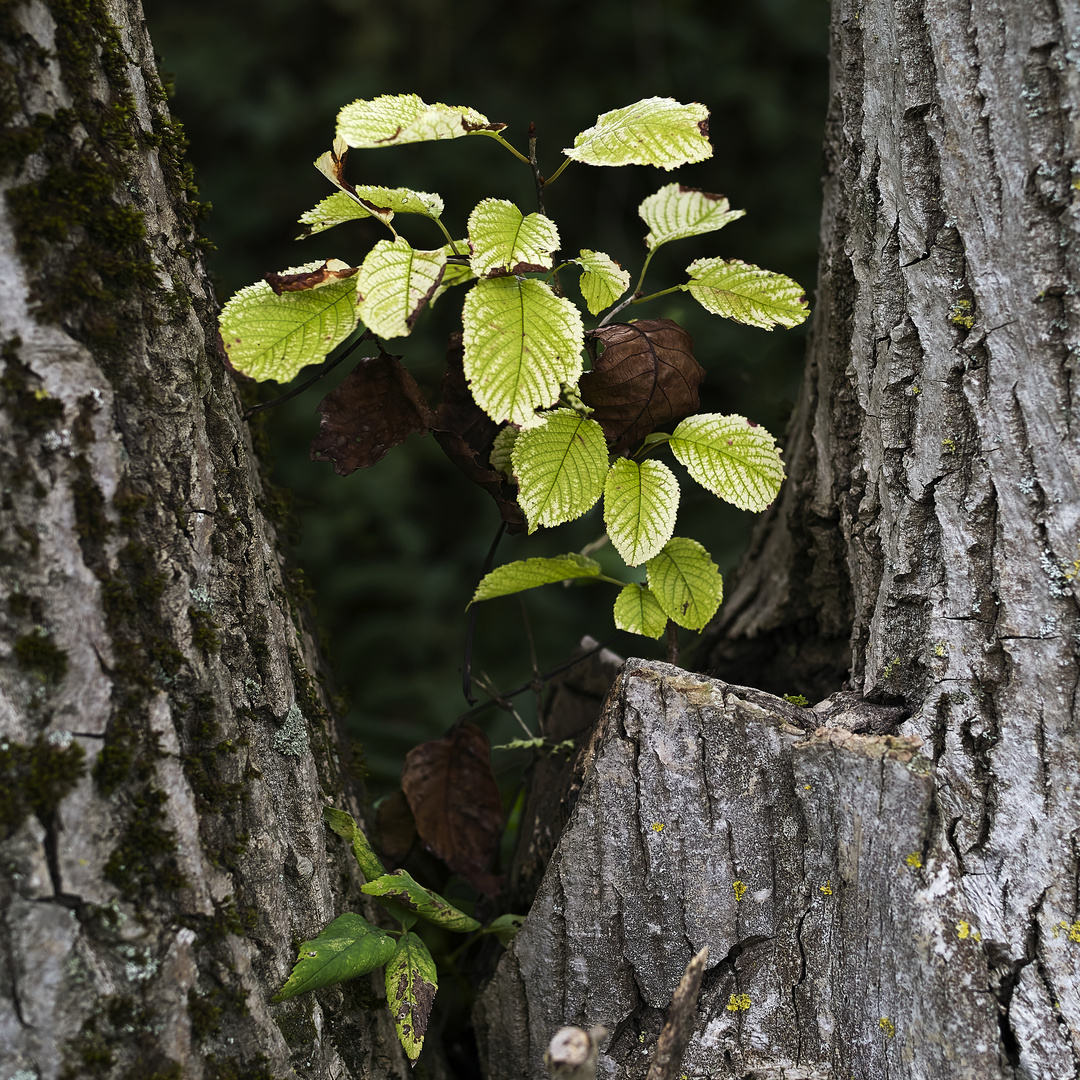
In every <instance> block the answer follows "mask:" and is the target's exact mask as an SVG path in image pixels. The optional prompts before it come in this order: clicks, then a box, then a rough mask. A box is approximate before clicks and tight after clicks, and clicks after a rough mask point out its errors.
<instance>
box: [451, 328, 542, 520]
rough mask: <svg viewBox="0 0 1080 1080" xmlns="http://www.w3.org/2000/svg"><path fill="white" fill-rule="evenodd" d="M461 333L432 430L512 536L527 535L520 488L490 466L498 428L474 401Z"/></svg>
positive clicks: (453, 338) (455, 336)
mask: <svg viewBox="0 0 1080 1080" xmlns="http://www.w3.org/2000/svg"><path fill="white" fill-rule="evenodd" d="M463 356H464V352H463V350H462V346H461V332H460V331H457V332H455V333H453V334H451V335H450V342H449V345H448V347H447V350H446V374H445V375H444V376H443V381H442V401H441V402H440V403H439V407H438V409H436V410H435V417H434V419H433V420H432V421H431V430H432V433H433V434H434V435H435V439H436V441H437V442H438V443H439V445H440V446H441V447H442V448H443V452H444V453H445V454H446V456H447V457H448V458H449V459H450V460H451V461H452V462H453V463H454V464H455V465H456V466H457V467H458V468H459V469H460V470H461V471H462V472H463V473H464V474H465V475H466V476H467V477H468V478H469V479H470V480H471V481H472V482H473V483H474V484H479V485H480V487H482V488H483V489H484V490H485V491H486V492H487V493H488V494H489V495H490V496H491V497H492V498H493V499H494V500H495V504H496V505H497V506H498V508H499V513H500V514H501V515H502V519H503V521H505V522H506V524H507V531H509V532H511V533H519V532H524V531H525V529H526V521H525V515H524V514H523V513H522V512H521V507H520V506H518V504H517V486H516V485H515V484H514V483H512V482H511V481H510V480H509V479H508V478H507V477H506V476H505V475H503V473H501V472H499V471H498V470H496V469H493V468H492V467H491V463H490V461H489V460H488V455H489V454H490V453H491V446H492V443H494V442H495V436H496V435H497V434H498V433H499V425H498V424H496V423H495V421H494V420H492V419H491V417H489V416H488V414H487V413H486V412H484V410H483V409H481V408H480V406H479V405H477V404H476V402H475V401H474V400H473V396H472V393H471V391H470V390H469V384H468V383H467V382H466V380H465V369H464V366H463V364H462V357H463Z"/></svg>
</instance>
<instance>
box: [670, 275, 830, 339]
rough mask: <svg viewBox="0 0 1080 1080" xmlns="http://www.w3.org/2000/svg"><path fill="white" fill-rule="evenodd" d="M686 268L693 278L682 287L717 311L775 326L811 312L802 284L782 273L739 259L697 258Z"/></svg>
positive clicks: (748, 322)
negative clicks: (775, 272)
mask: <svg viewBox="0 0 1080 1080" xmlns="http://www.w3.org/2000/svg"><path fill="white" fill-rule="evenodd" d="M686 272H687V273H688V274H689V275H690V278H691V280H690V281H689V282H687V284H685V285H683V286H682V288H683V289H688V290H689V292H690V295H691V296H692V297H693V298H694V299H695V300H697V302H698V303H699V304H701V306H702V307H703V308H705V310H706V311H711V312H712V313H713V314H714V315H723V316H724V317H725V318H727V319H734V320H735V321H736V322H740V323H744V324H745V325H747V326H759V327H761V328H762V329H763V330H772V329H773V327H776V326H783V327H792V326H798V325H799V323H801V322H803V320H805V318H806V316H807V315H809V314H810V309H809V307H807V304H806V296H805V294H804V292H803V288H802V286H801V285H800V284H799V283H798V282H797V281H792V280H791V278H789V277H785V276H784V275H783V274H774V273H773V272H772V271H771V270H762V269H761V268H760V267H758V266H751V265H750V264H749V263H744V262H740V261H739V260H738V259H695V260H694V261H693V262H692V263H691V264H690V265H689V266H688V267H687V268H686Z"/></svg>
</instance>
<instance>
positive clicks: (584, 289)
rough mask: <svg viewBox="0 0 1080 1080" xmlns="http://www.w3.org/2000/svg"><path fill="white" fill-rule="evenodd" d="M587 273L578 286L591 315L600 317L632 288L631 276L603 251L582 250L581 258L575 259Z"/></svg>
mask: <svg viewBox="0 0 1080 1080" xmlns="http://www.w3.org/2000/svg"><path fill="white" fill-rule="evenodd" d="M574 262H576V263H577V264H578V266H580V267H583V268H584V270H585V273H583V274H582V275H581V279H580V281H578V286H579V287H580V289H581V295H582V296H583V297H584V299H585V305H586V306H587V307H588V309H589V314H590V315H599V314H600V312H601V311H603V310H604V308H606V307H610V306H611V305H612V304H614V303H615V301H616V300H618V299H619V297H620V296H622V294H623V293H624V292H626V290H627V289H628V288H630V274H629V272H628V271H626V270H623V268H622V267H621V266H619V264H618V263H617V262H616V261H615V260H614V259H613V258H612V257H611V256H610V255H605V254H604V253H603V252H602V251H589V250H588V249H587V248H582V249H581V258H579V259H575V260H574Z"/></svg>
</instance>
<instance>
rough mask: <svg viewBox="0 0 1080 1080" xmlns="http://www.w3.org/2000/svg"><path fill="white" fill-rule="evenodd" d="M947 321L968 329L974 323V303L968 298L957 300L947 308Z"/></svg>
mask: <svg viewBox="0 0 1080 1080" xmlns="http://www.w3.org/2000/svg"><path fill="white" fill-rule="evenodd" d="M949 321H950V322H952V323H953V325H955V326H960V327H963V328H964V329H965V330H970V329H971V328H972V327H973V326H974V325H975V305H974V304H972V302H971V301H970V300H957V301H956V303H955V304H953V305H952V307H950V308H949Z"/></svg>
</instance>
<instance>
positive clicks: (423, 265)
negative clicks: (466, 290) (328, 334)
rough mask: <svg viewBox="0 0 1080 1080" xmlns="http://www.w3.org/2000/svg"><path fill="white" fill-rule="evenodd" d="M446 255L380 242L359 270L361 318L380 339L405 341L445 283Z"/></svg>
mask: <svg viewBox="0 0 1080 1080" xmlns="http://www.w3.org/2000/svg"><path fill="white" fill-rule="evenodd" d="M445 266H446V254H445V252H444V251H443V249H442V248H437V249H436V250H435V251H417V250H415V249H414V248H412V247H410V246H409V244H408V243H407V242H406V241H405V240H402V239H400V238H399V239H397V240H380V241H379V242H378V243H377V244H376V245H375V246H374V247H373V248H372V249H371V251H369V252H368V255H367V258H366V259H364V263H363V265H362V266H361V267H360V274H359V278H360V282H359V290H360V296H361V300H360V318H361V319H362V320H363V322H364V324H365V325H366V326H367V327H368V329H370V330H371V331H372V332H373V333H375V334H378V335H379V337H383V338H392V337H405V336H406V335H408V334H410V333H411V332H412V328H413V323H414V322H415V321H416V318H417V316H418V315H419V314H420V312H421V310H422V309H423V307H424V306H425V304H427V302H428V301H429V300H430V299H431V297H432V296H433V295H434V293H435V290H436V289H437V288H438V287H439V282H440V281H441V280H442V276H443V270H444V267H445Z"/></svg>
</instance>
